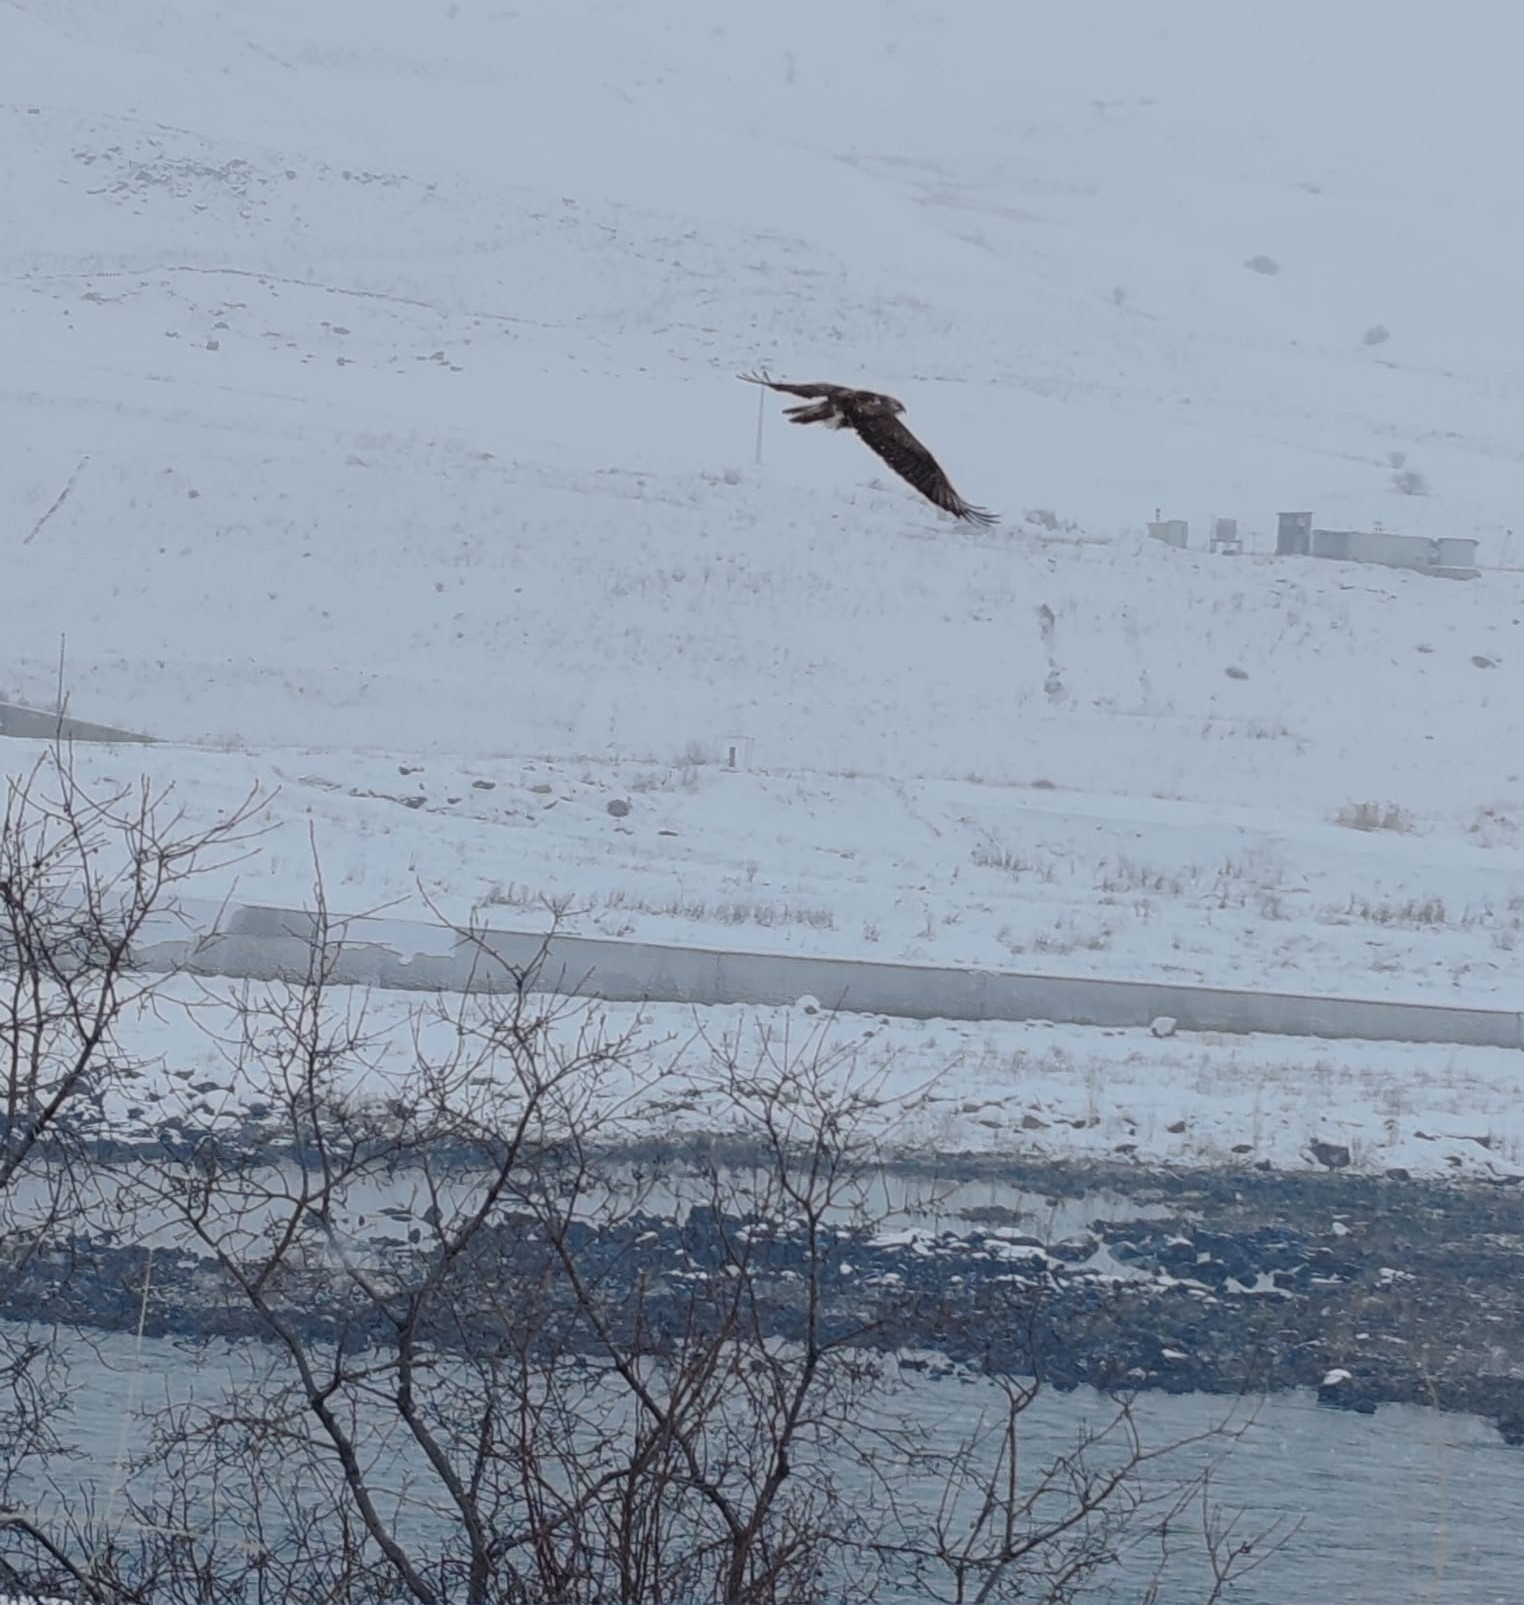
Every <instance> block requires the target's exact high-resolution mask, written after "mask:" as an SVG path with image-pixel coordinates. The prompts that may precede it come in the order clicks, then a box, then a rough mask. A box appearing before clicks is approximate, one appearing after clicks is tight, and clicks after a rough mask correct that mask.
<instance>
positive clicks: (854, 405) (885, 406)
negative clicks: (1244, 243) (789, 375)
mask: <svg viewBox="0 0 1524 1605" xmlns="http://www.w3.org/2000/svg"><path fill="white" fill-rule="evenodd" d="M740 377H741V378H742V379H744V380H745V381H746V382H747V383H748V384H753V385H766V386H767V387H768V389H769V390H781V391H783V392H784V393H785V394H787V395H790V396H802V397H804V398H805V403H806V404H805V405H803V406H798V407H785V408H784V409H783V412H784V416H785V417H787V419H788V420H789V422H790V423H795V424H825V425H826V427H827V428H830V429H850V430H852V431H853V433H855V434H856V435H857V437H858V439H859V440H861V441H862V443H863V444H864V445H865V446H867V447H868V449H869V450H870V451H873V452H876V453H877V454H878V456H879V457H881V458H882V459H883V461H884V462H886V463H887V464H888V465H889V466H890V467H891V468H892V469H893V470H894V471H895V473H897V474H898V475H899V476H900V478H901V479H903V480H904V481H905V483H906V484H908V485H911V486H913V487H914V488H915V489H916V490H918V491H920V493H921V494H922V495H923V496H924V497H925V498H926V500H927V501H929V502H930V503H931V504H932V505H933V506H934V507H940V508H941V509H942V511H943V512H944V513H951V514H952V516H953V517H954V518H961V519H963V520H964V522H966V523H969V524H979V525H982V526H986V527H987V526H989V525H990V524H994V523H996V522H998V520H997V518H996V515H995V514H994V513H987V512H985V510H984V509H983V508H982V507H973V506H970V505H969V503H968V502H966V501H964V500H963V498H962V497H961V496H960V495H959V494H958V493H957V491H955V490H954V489H953V487H952V482H951V480H949V479H948V477H947V475H946V474H945V473H943V471H942V465H941V464H940V463H939V462H938V461H937V460H936V458H935V457H933V456H932V455H931V453H930V452H929V451H927V449H926V448H925V446H923V445H922V444H921V442H920V441H919V440H917V439H916V437H915V436H914V435H913V434H911V432H910V431H909V430H908V429H907V428H906V427H905V425H904V424H902V423H901V422H900V414H901V413H902V412H904V410H905V404H904V402H902V401H898V400H896V399H895V397H893V396H886V395H882V394H881V393H880V392H879V391H877V390H853V389H852V388H851V387H850V386H848V385H827V384H806V385H790V384H784V383H783V382H782V381H781V380H777V379H770V378H769V377H768V376H767V374H766V373H743V374H742V375H740Z"/></svg>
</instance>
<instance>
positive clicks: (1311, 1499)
mask: <svg viewBox="0 0 1524 1605" xmlns="http://www.w3.org/2000/svg"><path fill="white" fill-rule="evenodd" d="M250 1352H254V1351H252V1350H249V1349H244V1350H242V1351H241V1350H240V1349H238V1348H235V1347H231V1346H229V1345H226V1344H224V1343H221V1342H217V1343H210V1344H205V1345H183V1344H178V1343H175V1342H171V1341H168V1340H148V1341H146V1342H145V1343H144V1344H143V1345H142V1351H141V1358H140V1360H135V1345H134V1342H133V1340H132V1339H131V1338H130V1337H127V1336H112V1335H103V1334H102V1335H95V1336H92V1338H91V1339H90V1342H89V1345H88V1347H86V1346H84V1345H80V1346H79V1347H78V1348H77V1349H76V1350H75V1352H74V1355H73V1362H74V1366H75V1370H74V1382H73V1387H72V1391H71V1402H70V1412H69V1414H70V1419H69V1420H68V1422H67V1423H66V1424H65V1431H66V1435H67V1436H69V1437H70V1438H72V1439H73V1440H74V1441H75V1442H77V1444H78V1446H79V1448H80V1449H81V1450H82V1451H83V1452H82V1453H81V1454H80V1455H79V1456H78V1457H77V1458H75V1459H73V1460H70V1461H65V1462H61V1463H58V1464H56V1465H55V1466H54V1468H53V1480H54V1487H55V1489H56V1492H54V1493H51V1494H48V1495H45V1496H44V1495H42V1494H40V1493H34V1494H33V1495H32V1497H33V1498H34V1499H35V1500H36V1504H37V1508H39V1509H42V1510H44V1511H45V1510H46V1509H47V1508H48V1505H49V1504H50V1503H51V1501H53V1500H55V1499H62V1500H64V1501H66V1502H69V1503H72V1502H74V1501H76V1500H77V1501H79V1502H80V1503H81V1504H83V1503H84V1502H86V1501H90V1502H92V1503H93V1505H94V1508H95V1509H96V1510H97V1511H98V1512H99V1511H102V1510H104V1509H106V1508H107V1503H108V1499H109V1489H110V1485H111V1482H112V1476H113V1466H114V1464H115V1462H116V1458H117V1455H118V1450H119V1446H120V1445H121V1444H122V1443H123V1442H124V1441H129V1442H130V1441H132V1440H135V1439H137V1438H139V1436H140V1429H141V1421H142V1419H143V1413H144V1411H145V1409H149V1408H152V1407H154V1406H155V1405H156V1404H158V1403H160V1402H162V1401H163V1400H164V1399H165V1398H166V1397H173V1398H185V1397H188V1396H190V1395H191V1394H192V1393H194V1394H195V1395H196V1396H197V1397H198V1398H200V1399H202V1400H205V1399H207V1398H208V1397H209V1396H211V1395H215V1393H216V1392H218V1391H219V1390H220V1388H221V1387H222V1385H223V1384H225V1383H226V1381H227V1380H228V1379H229V1378H230V1377H231V1376H232V1375H233V1374H234V1373H235V1371H237V1370H239V1369H241V1368H242V1367H243V1360H242V1358H241V1356H242V1355H245V1354H247V1353H250ZM906 1377H907V1386H906V1389H905V1391H903V1392H901V1393H900V1394H899V1395H898V1401H899V1402H898V1404H897V1406H896V1407H897V1408H905V1409H914V1410H915V1411H916V1412H917V1413H918V1414H919V1415H921V1417H922V1418H923V1419H928V1420H939V1421H946V1422H947V1423H948V1425H949V1428H950V1429H953V1430H956V1429H959V1428H966V1427H967V1426H969V1425H971V1424H972V1422H973V1420H974V1418H975V1417H976V1416H977V1414H978V1412H979V1410H980V1408H981V1406H982V1405H983V1404H985V1403H987V1402H988V1399H987V1395H986V1394H985V1390H984V1389H983V1387H982V1386H980V1385H971V1384H969V1383H966V1382H959V1381H956V1380H953V1379H941V1380H932V1379H931V1378H929V1377H927V1376H925V1375H919V1376H917V1375H911V1374H910V1373H907V1374H906ZM1230 1405H1231V1401H1224V1400H1223V1399H1221V1398H1216V1397H1209V1396H1205V1395H1199V1394H1186V1395H1175V1396H1171V1395H1166V1394H1151V1395H1148V1396H1145V1397H1144V1398H1142V1399H1141V1400H1140V1401H1139V1404H1138V1419H1139V1421H1140V1423H1141V1427H1142V1431H1143V1434H1144V1437H1145V1440H1146V1441H1147V1442H1148V1443H1151V1444H1162V1443H1164V1442H1166V1441H1169V1440H1173V1439H1177V1438H1181V1437H1184V1436H1186V1435H1188V1434H1194V1433H1200V1432H1203V1431H1205V1430H1207V1429H1208V1428H1210V1427H1211V1426H1212V1425H1213V1424H1215V1423H1217V1422H1219V1421H1220V1420H1221V1419H1222V1417H1223V1413H1224V1411H1225V1410H1226V1409H1228V1408H1230ZM1239 1408H1240V1412H1241V1414H1243V1415H1245V1416H1248V1415H1250V1414H1252V1420H1250V1421H1249V1423H1248V1425H1247V1426H1246V1427H1245V1429H1244V1434H1243V1437H1242V1438H1241V1439H1240V1441H1239V1442H1238V1443H1237V1444H1235V1445H1233V1446H1232V1447H1231V1448H1229V1449H1228V1451H1227V1453H1226V1454H1225V1455H1224V1456H1223V1458H1222V1460H1221V1464H1220V1466H1219V1468H1218V1470H1217V1471H1216V1473H1215V1474H1214V1479H1213V1497H1214V1499H1216V1500H1220V1501H1222V1502H1223V1503H1225V1504H1227V1505H1229V1506H1236V1507H1241V1508H1243V1509H1244V1510H1245V1511H1246V1512H1247V1513H1248V1514H1247V1517H1246V1520H1245V1527H1246V1528H1249V1529H1258V1528H1263V1527H1266V1526H1268V1525H1270V1524H1271V1523H1274V1522H1277V1521H1280V1522H1283V1523H1287V1524H1291V1523H1299V1525H1298V1526H1297V1528H1296V1531H1295V1532H1294V1533H1292V1534H1291V1536H1290V1537H1289V1538H1287V1539H1286V1541H1285V1543H1284V1546H1283V1547H1282V1549H1281V1550H1280V1551H1279V1553H1277V1554H1276V1555H1275V1557H1274V1558H1273V1559H1272V1560H1271V1561H1270V1562H1269V1563H1267V1564H1266V1565H1265V1566H1264V1567H1263V1568H1262V1569H1261V1570H1259V1571H1258V1572H1255V1573H1254V1574H1252V1575H1250V1576H1248V1577H1247V1578H1246V1579H1245V1580H1244V1581H1243V1582H1242V1583H1241V1584H1240V1585H1239V1586H1238V1587H1237V1588H1236V1589H1235V1590H1234V1591H1233V1592H1232V1593H1231V1594H1230V1596H1229V1598H1230V1599H1232V1600H1233V1601H1236V1602H1239V1605H1323V1602H1326V1601H1336V1602H1338V1605H1394V1602H1400V1605H1418V1602H1422V1601H1430V1600H1434V1601H1439V1600H1443V1601H1446V1602H1451V1601H1455V1602H1463V1605H1516V1602H1517V1601H1518V1599H1519V1598H1520V1589H1519V1577H1520V1574H1521V1562H1524V1536H1521V1529H1520V1526H1519V1512H1520V1511H1521V1510H1524V1453H1521V1452H1520V1451H1519V1450H1517V1449H1509V1448H1508V1447H1506V1446H1505V1445H1504V1444H1503V1443H1502V1442H1501V1441H1500V1440H1499V1437H1498V1434H1497V1433H1496V1432H1495V1431H1494V1430H1493V1429H1491V1428H1490V1427H1488V1426H1487V1425H1485V1424H1484V1423H1482V1422H1479V1421H1477V1420H1475V1419H1473V1418H1470V1417H1467V1416H1463V1415H1451V1414H1443V1413H1440V1412H1438V1411H1434V1410H1428V1409H1422V1408H1416V1407H1411V1406H1400V1405H1390V1406H1383V1407H1382V1408H1381V1409H1380V1410H1378V1411H1377V1412H1376V1413H1375V1414H1374V1415H1370V1416H1363V1415H1355V1414H1350V1413H1346V1412H1339V1411H1333V1410H1329V1409H1327V1408H1324V1407H1321V1406H1319V1405H1318V1404H1317V1403H1316V1401H1315V1400H1314V1398H1313V1397H1312V1396H1311V1395H1310V1394H1307V1393H1292V1394H1281V1395H1278V1396H1273V1397H1270V1398H1267V1399H1264V1400H1261V1401H1257V1402H1256V1403H1255V1405H1254V1407H1253V1409H1252V1412H1250V1411H1249V1410H1248V1409H1247V1407H1244V1406H1240V1407H1239ZM1107 1410H1108V1406H1107V1401H1106V1400H1104V1399H1102V1398H1101V1397H1100V1396H1098V1395H1096V1394H1093V1393H1089V1392H1088V1391H1086V1390H1083V1389H1081V1390H1078V1391H1076V1392H1073V1393H1068V1394H1057V1393H1048V1394H1045V1395H1043V1396H1042V1398H1041V1399H1040V1401H1039V1404H1038V1405H1037V1406H1036V1407H1035V1408H1034V1409H1033V1410H1032V1411H1031V1412H1029V1414H1028V1415H1027V1416H1026V1417H1024V1418H1023V1422H1024V1429H1025V1438H1024V1454H1025V1456H1026V1457H1027V1463H1028V1464H1031V1463H1032V1457H1033V1456H1035V1455H1040V1454H1042V1453H1043V1452H1044V1451H1045V1450H1046V1451H1048V1452H1052V1451H1054V1450H1056V1449H1058V1448H1061V1447H1065V1446H1067V1445H1068V1444H1069V1443H1070V1442H1072V1438H1073V1434H1074V1431H1075V1429H1076V1427H1077V1426H1078V1425H1079V1423H1080V1422H1081V1420H1083V1419H1086V1418H1088V1419H1090V1420H1093V1421H1094V1420H1099V1419H1101V1418H1103V1417H1104V1416H1105V1415H1106V1413H1107ZM124 1424H125V1430H124ZM1213 1453H1214V1454H1222V1445H1220V1444H1219V1445H1218V1446H1217V1447H1216V1448H1215V1449H1214V1451H1213ZM134 1491H135V1492H137V1493H139V1494H146V1493H148V1492H149V1491H150V1490H149V1489H146V1488H135V1489H134ZM400 1530H401V1523H399V1531H400ZM414 1536H415V1538H416V1537H418V1536H421V1529H417V1528H415V1530H414ZM1144 1575H1145V1570H1144V1561H1143V1557H1139V1558H1138V1559H1137V1560H1135V1561H1134V1562H1133V1563H1131V1568H1130V1570H1129V1571H1127V1572H1124V1573H1122V1574H1120V1575H1119V1576H1118V1577H1117V1578H1114V1579H1113V1581H1112V1582H1111V1583H1109V1584H1108V1585H1107V1586H1105V1587H1103V1588H1100V1589H1097V1590H1095V1591H1093V1592H1092V1593H1091V1594H1089V1595H1086V1596H1084V1597H1085V1598H1086V1599H1090V1600H1094V1601H1096V1602H1101V1601H1106V1602H1117V1605H1121V1602H1124V1601H1126V1602H1136V1601H1137V1599H1138V1598H1139V1594H1140V1588H1141V1584H1142V1582H1143V1579H1144ZM1170 1579H1171V1580H1170V1583H1169V1584H1168V1586H1167V1588H1166V1591H1165V1592H1164V1593H1163V1594H1162V1595H1161V1596H1160V1597H1161V1601H1162V1602H1163V1605H1175V1602H1178V1605H1191V1601H1193V1600H1199V1599H1200V1598H1201V1597H1202V1589H1201V1578H1200V1575H1199V1573H1198V1572H1196V1571H1194V1570H1193V1569H1192V1568H1191V1567H1190V1566H1188V1565H1186V1564H1185V1563H1184V1562H1181V1563H1180V1566H1179V1569H1178V1570H1175V1571H1172V1572H1171V1573H1170ZM925 1598H926V1596H925V1595H923V1594H915V1595H911V1594H909V1593H908V1592H907V1593H905V1594H903V1595H901V1596H900V1597H899V1599H896V1600H893V1601H892V1605H901V1602H903V1605H911V1601H912V1600H914V1601H915V1602H916V1605H923V1602H924V1601H925ZM882 1605H891V1597H890V1596H885V1597H884V1598H883V1600H882Z"/></svg>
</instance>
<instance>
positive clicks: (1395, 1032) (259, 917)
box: [134, 904, 1524, 1048]
mask: <svg viewBox="0 0 1524 1605" xmlns="http://www.w3.org/2000/svg"><path fill="white" fill-rule="evenodd" d="M314 930H315V925H314V921H313V917H312V916H311V915H310V914H307V913H303V912H301V911H298V910H293V909H279V908H262V907H239V908H231V909H218V908H216V907H215V906H214V905H210V904H195V905H193V904H183V905H181V906H180V908H179V909H178V910H177V911H176V912H175V913H174V914H171V915H163V916H159V917H157V918H156V920H155V921H154V923H153V925H152V926H151V927H150V928H149V929H148V930H147V931H145V933H144V941H143V942H142V943H141V944H140V946H139V949H138V951H137V952H136V954H135V955H134V957H135V961H136V962H137V963H138V965H139V966H141V967H142V968H145V969H150V970H158V971H176V970H188V971H192V972H194V973H197V974H202V975H223V976H231V977H235V978H245V979H265V980H273V979H278V978H282V977H294V976H301V975H303V974H305V973H306V969H307V963H308V954H309V942H310V940H311V938H312V935H313V933H314ZM537 960H540V961H541V962H540V963H539V965H538V968H537V969H535V965H536V961H537ZM530 970H534V974H533V977H532V985H533V986H534V988H535V989H536V990H538V991H542V992H556V993H562V994H565V995H568V996H581V997H592V998H601V999H604V1000H606V1001H608V1002H650V1003H693V1004H749V1005H767V1004H787V1003H793V1002H794V1001H795V1000H797V999H798V998H800V997H802V996H804V995H806V994H810V995H813V996H814V997H816V998H818V999H819V1001H820V1004H821V1006H822V1007H823V1008H826V1009H845V1010H848V1011H851V1012H854V1013H863V1014H889V1015H897V1016H899V1017H901V1018H906V1019H914V1020H929V1019H948V1020H1052V1021H1056V1022H1061V1023H1065V1024H1072V1025H1090V1026H1112V1027H1135V1026H1147V1025H1148V1024H1150V1022H1152V1021H1153V1020H1156V1019H1158V1018H1159V1017H1160V1016H1161V1015H1168V1016H1171V1017H1173V1018H1174V1020H1175V1021H1176V1022H1177V1025H1178V1027H1179V1029H1181V1030H1183V1031H1226V1032H1233V1033H1245V1032H1268V1033H1272V1034H1277V1035H1286V1036H1309V1037H1350V1038H1358V1039H1363V1040H1367V1041H1396V1042H1433V1043H1457V1044H1464V1045H1470V1046H1478V1047H1502V1048H1519V1047H1524V1015H1521V1014H1520V1013H1518V1012H1515V1011H1513V1010H1504V1009H1481V1008H1461V1007H1457V1006H1454V1005H1450V1004H1433V1003H1396V1002H1384V1001H1381V1000H1378V999H1371V998H1345V997H1323V996H1316V995H1312V994H1305V993H1293V992H1251V991H1240V990H1236V989H1231V988H1226V987H1210V986H1188V985H1178V984H1174V983H1169V982H1161V981H1111V980H1099V979H1096V978H1093V977H1087V976H1057V975H1027V974H1021V973H1018V972H1015V971H1009V970H980V969H951V968H944V967H937V966H932V965H922V964H877V963H869V962H866V961H862V960H858V959H833V958H807V957H803V956H796V955H783V954H770V953H736V952H729V951H723V950H720V949H715V948H698V947H671V946H666V945H664V944H661V943H656V942H620V941H607V940H601V939H598V938H593V937H580V936H556V937H554V938H550V939H548V940H547V939H546V938H545V937H543V936H541V935H537V934H535V933H532V932H520V931H484V932H482V933H480V935H479V938H478V940H477V941H476V942H469V941H465V940H463V939H461V938H459V937H458V936H457V935H456V934H455V933H454V932H452V931H450V930H447V929H446V928H444V927H442V926H432V925H426V924H422V923H419V922H412V921H405V920H383V919H356V920H350V921H348V922H347V923H346V925H345V938H344V941H343V944H342V948H341V951H340V953H339V956H338V960H337V964H336V967H335V969H334V972H333V979H334V980H335V981H337V982H339V983H340V984H344V985H359V986H376V987H389V988H403V989H408V990H414V991H434V990H445V991H451V992H461V991H509V990H512V989H513V988H514V987H515V985H516V984H517V982H516V978H515V977H516V974H520V973H523V972H525V971H530Z"/></svg>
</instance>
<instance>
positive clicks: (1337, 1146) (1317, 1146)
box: [1307, 1137, 1351, 1170]
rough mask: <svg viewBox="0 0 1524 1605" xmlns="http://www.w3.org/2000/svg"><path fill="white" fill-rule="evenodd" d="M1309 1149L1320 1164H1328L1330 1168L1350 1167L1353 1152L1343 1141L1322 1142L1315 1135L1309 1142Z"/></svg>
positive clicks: (1342, 1168) (1341, 1168)
mask: <svg viewBox="0 0 1524 1605" xmlns="http://www.w3.org/2000/svg"><path fill="white" fill-rule="evenodd" d="M1307 1148H1308V1151H1309V1152H1310V1153H1311V1154H1312V1157H1313V1158H1314V1159H1316V1160H1317V1162H1318V1163H1319V1164H1320V1165H1326V1166H1327V1167H1328V1169H1329V1170H1344V1169H1346V1168H1347V1167H1348V1165H1349V1161H1350V1158H1351V1154H1350V1151H1349V1149H1348V1148H1346V1147H1345V1146H1344V1144H1343V1143H1342V1142H1320V1141H1319V1140H1318V1139H1317V1138H1316V1137H1313V1138H1312V1139H1311V1140H1310V1141H1309V1142H1308V1144H1307Z"/></svg>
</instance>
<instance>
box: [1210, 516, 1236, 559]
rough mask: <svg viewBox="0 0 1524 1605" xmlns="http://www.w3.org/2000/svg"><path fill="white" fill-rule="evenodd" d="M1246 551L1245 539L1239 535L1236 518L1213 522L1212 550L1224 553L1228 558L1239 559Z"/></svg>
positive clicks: (1216, 519)
mask: <svg viewBox="0 0 1524 1605" xmlns="http://www.w3.org/2000/svg"><path fill="white" fill-rule="evenodd" d="M1243 549H1244V538H1243V536H1242V535H1240V534H1239V533H1238V520H1237V519H1236V518H1214V519H1213V520H1212V543H1211V550H1212V551H1214V552H1222V553H1224V554H1225V555H1226V556H1228V557H1237V556H1238V555H1239V554H1240V553H1241V552H1242V551H1243Z"/></svg>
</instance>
